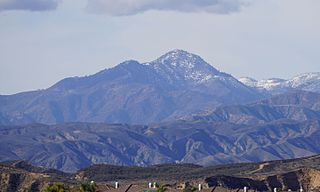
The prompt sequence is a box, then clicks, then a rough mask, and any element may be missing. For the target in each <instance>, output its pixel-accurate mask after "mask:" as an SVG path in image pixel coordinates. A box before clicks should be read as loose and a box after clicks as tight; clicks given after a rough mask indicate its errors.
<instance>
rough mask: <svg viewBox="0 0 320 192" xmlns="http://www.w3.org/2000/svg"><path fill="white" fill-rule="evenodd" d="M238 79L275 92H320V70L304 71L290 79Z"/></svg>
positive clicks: (246, 83)
mask: <svg viewBox="0 0 320 192" xmlns="http://www.w3.org/2000/svg"><path fill="white" fill-rule="evenodd" d="M238 80H239V81H240V82H242V83H243V84H245V85H247V86H249V87H253V88H256V89H259V90H266V91H270V92H273V93H281V92H285V91H288V90H304V91H312V92H320V72H313V73H304V74H300V75H297V76H295V77H293V78H292V79H288V80H285V79H279V78H271V79H263V80H255V79H253V78H250V77H241V78H239V79H238Z"/></svg>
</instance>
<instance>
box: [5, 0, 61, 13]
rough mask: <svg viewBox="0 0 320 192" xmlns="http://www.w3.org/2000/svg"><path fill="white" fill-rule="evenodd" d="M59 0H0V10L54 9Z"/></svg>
mask: <svg viewBox="0 0 320 192" xmlns="http://www.w3.org/2000/svg"><path fill="white" fill-rule="evenodd" d="M58 3H59V0H0V11H7V10H28V11H46V10H52V9H56V8H57V6H58Z"/></svg>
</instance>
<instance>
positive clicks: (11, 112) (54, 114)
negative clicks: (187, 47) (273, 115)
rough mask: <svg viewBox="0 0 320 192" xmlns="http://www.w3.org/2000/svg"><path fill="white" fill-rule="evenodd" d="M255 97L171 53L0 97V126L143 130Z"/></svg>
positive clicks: (192, 59) (188, 57)
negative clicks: (101, 125)
mask: <svg viewBox="0 0 320 192" xmlns="http://www.w3.org/2000/svg"><path fill="white" fill-rule="evenodd" d="M261 97H262V95H261V94H260V93H258V92H257V91H256V90H254V89H252V88H250V87H247V86H245V85H244V84H242V83H241V82H239V81H238V80H237V79H235V78H234V77H232V76H231V75H228V74H226V73H222V72H220V71H218V70H217V69H215V68H214V67H212V66H211V65H210V64H208V63H207V62H205V61H204V60H203V59H202V58H200V57H199V56H197V55H194V54H191V53H188V52H185V51H182V50H174V51H171V52H169V53H167V54H165V55H163V56H161V57H160V58H158V59H156V60H155V61H152V62H149V63H144V64H141V63H139V62H137V61H132V60H130V61H126V62H123V63H121V64H119V65H117V66H115V67H113V68H111V69H105V70H103V71H100V72H99V73H96V74H94V75H91V76H86V77H72V78H66V79H63V80H62V81H60V82H58V83H56V84H55V85H53V86H52V87H50V88H48V89H45V90H41V91H33V92H24V93H19V94H15V95H8V96H4V95H3V96H0V124H6V125H8V124H24V123H35V122H37V123H45V124H53V123H62V122H78V121H80V122H107V123H119V122H120V123H143V124H146V123H150V122H160V121H163V120H168V119H173V118H174V117H175V116H177V115H182V114H189V113H192V112H195V111H199V110H204V109H207V108H212V107H215V106H219V105H224V104H232V103H245V102H249V101H252V100H256V99H259V98H261Z"/></svg>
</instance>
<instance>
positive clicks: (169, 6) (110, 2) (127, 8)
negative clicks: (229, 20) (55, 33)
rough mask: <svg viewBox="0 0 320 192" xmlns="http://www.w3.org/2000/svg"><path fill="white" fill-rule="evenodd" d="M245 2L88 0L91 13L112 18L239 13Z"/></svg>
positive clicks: (221, 0) (236, 0)
mask: <svg viewBox="0 0 320 192" xmlns="http://www.w3.org/2000/svg"><path fill="white" fill-rule="evenodd" d="M245 4H246V3H245V2H244V0H88V4H87V8H88V10H89V12H93V13H105V14H108V15H112V16H123V15H134V14H138V13H141V12H144V11H148V10H174V11H181V12H209V13H217V14H228V13H231V12H236V11H239V9H240V8H241V7H242V6H243V5H245Z"/></svg>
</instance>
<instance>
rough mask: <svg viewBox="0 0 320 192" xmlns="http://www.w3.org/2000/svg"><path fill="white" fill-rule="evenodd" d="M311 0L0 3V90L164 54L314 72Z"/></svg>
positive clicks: (319, 64) (255, 68) (317, 34)
mask: <svg viewBox="0 0 320 192" xmlns="http://www.w3.org/2000/svg"><path fill="white" fill-rule="evenodd" d="M319 10H320V1H319V0H0V94H4V95H6V94H14V93H17V92H22V91H29V90H37V89H44V88H48V87H50V86H51V85H53V84H54V83H56V82H57V81H59V80H61V79H63V78H65V77H70V76H84V75H90V74H94V73H96V72H98V71H100V70H103V69H105V68H110V67H113V66H115V65H117V64H119V63H121V62H123V61H125V60H129V59H135V60H138V61H140V62H148V61H152V60H154V59H156V58H158V57H159V56H161V55H163V54H165V53H166V52H168V51H170V50H173V49H183V50H186V51H188V52H191V53H195V54H198V55H200V56H201V57H202V58H204V59H205V60H206V61H207V62H209V63H210V64H212V65H213V66H214V67H215V68H217V69H218V70H220V71H224V72H227V73H229V74H232V75H233V76H235V77H243V76H249V77H253V78H255V79H266V78H272V77H278V78H285V79H288V78H291V77H293V76H295V75H298V74H301V73H306V72H319V71H320V22H319V19H320V11H319Z"/></svg>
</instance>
